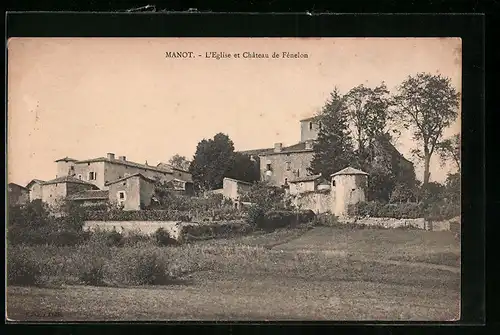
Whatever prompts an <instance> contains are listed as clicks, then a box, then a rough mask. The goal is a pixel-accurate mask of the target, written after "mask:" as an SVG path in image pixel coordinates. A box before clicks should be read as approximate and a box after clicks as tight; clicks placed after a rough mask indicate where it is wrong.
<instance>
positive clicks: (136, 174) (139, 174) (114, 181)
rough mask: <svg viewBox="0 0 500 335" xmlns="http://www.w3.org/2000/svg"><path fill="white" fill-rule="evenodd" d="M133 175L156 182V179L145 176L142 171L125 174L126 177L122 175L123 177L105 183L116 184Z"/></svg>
mask: <svg viewBox="0 0 500 335" xmlns="http://www.w3.org/2000/svg"><path fill="white" fill-rule="evenodd" d="M132 177H139V178H142V179H144V180H147V181H149V182H152V183H154V182H156V180H154V179H152V178H148V177H146V176H144V175H143V174H142V173H134V174H131V175H129V176H125V177H122V178H119V179H116V180H113V181H108V182H107V183H105V185H106V186H108V185H111V184H116V183H118V182H120V181H124V180H127V179H129V178H132Z"/></svg>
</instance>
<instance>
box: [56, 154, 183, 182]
mask: <svg viewBox="0 0 500 335" xmlns="http://www.w3.org/2000/svg"><path fill="white" fill-rule="evenodd" d="M56 163H57V177H61V176H68V175H70V176H74V177H75V178H77V179H80V180H83V181H86V182H89V183H91V184H94V185H96V186H97V187H98V188H99V189H101V190H105V189H107V188H108V187H107V183H109V182H111V181H114V180H117V179H120V178H123V177H126V176H129V175H133V174H136V173H140V174H142V175H143V176H145V177H148V178H151V179H155V180H157V181H159V182H168V181H170V180H173V179H174V178H176V179H180V180H183V181H185V182H186V183H190V182H192V177H191V175H190V174H189V172H187V171H182V170H178V169H173V168H167V167H164V166H163V165H160V164H159V166H151V165H148V164H147V162H146V164H140V163H135V162H132V161H128V160H127V158H126V156H119V157H118V159H116V158H115V154H114V153H108V154H107V156H106V157H98V158H92V159H85V160H76V159H74V158H69V157H65V158H61V159H58V160H57V161H56Z"/></svg>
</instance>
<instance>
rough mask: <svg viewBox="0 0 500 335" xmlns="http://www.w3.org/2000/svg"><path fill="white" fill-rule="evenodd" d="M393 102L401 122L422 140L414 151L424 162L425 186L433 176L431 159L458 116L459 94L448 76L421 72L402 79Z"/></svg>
mask: <svg viewBox="0 0 500 335" xmlns="http://www.w3.org/2000/svg"><path fill="white" fill-rule="evenodd" d="M394 102H395V104H396V109H395V113H396V115H397V116H398V118H399V120H400V122H401V124H402V125H403V127H404V128H406V129H411V130H412V133H413V138H414V139H415V140H416V141H417V142H418V143H419V147H417V148H415V149H414V151H413V152H414V153H415V155H416V156H417V157H419V158H420V159H423V161H424V178H423V179H424V180H423V186H424V187H425V185H427V184H428V183H429V178H430V172H429V171H430V168H429V167H430V160H431V157H432V155H433V154H434V152H435V150H436V148H437V147H438V145H439V144H440V143H441V140H442V136H443V131H444V129H446V128H447V127H448V126H450V124H451V123H452V122H453V121H455V119H456V118H457V116H458V106H459V93H457V91H456V90H455V88H454V87H453V86H452V85H451V80H450V79H449V78H446V77H442V76H441V75H432V74H428V73H418V74H417V75H415V76H408V78H407V79H406V80H405V81H403V83H402V84H401V85H400V86H399V88H398V93H397V94H396V95H395V96H394Z"/></svg>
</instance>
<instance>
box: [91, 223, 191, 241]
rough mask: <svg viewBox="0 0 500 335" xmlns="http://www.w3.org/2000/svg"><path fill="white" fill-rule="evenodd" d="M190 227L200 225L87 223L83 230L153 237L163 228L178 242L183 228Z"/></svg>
mask: <svg viewBox="0 0 500 335" xmlns="http://www.w3.org/2000/svg"><path fill="white" fill-rule="evenodd" d="M188 225H190V226H192V225H198V224H197V223H191V222H180V221H85V223H84V225H83V230H85V231H95V230H97V229H100V230H104V231H117V232H119V233H122V234H124V235H126V234H127V233H130V232H137V233H139V234H144V235H151V234H154V233H155V232H156V231H157V230H158V229H159V228H163V229H164V230H166V231H167V232H168V233H169V234H170V236H171V237H172V238H174V239H176V240H178V239H179V238H180V237H181V234H182V228H183V227H184V226H188Z"/></svg>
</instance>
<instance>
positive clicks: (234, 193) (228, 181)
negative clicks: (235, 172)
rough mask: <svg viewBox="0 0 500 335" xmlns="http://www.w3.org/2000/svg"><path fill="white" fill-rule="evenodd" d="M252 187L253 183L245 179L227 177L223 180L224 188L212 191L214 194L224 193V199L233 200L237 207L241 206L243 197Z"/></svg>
mask: <svg viewBox="0 0 500 335" xmlns="http://www.w3.org/2000/svg"><path fill="white" fill-rule="evenodd" d="M251 187H252V184H251V183H248V182H246V181H243V180H237V179H233V178H227V177H225V178H224V179H223V180H222V188H220V189H216V190H213V191H211V193H212V194H222V196H223V197H224V199H228V200H231V201H232V202H233V205H234V207H235V208H240V206H241V203H242V200H241V197H242V196H243V195H244V194H245V193H247V192H248V191H249V190H250V188H251Z"/></svg>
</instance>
